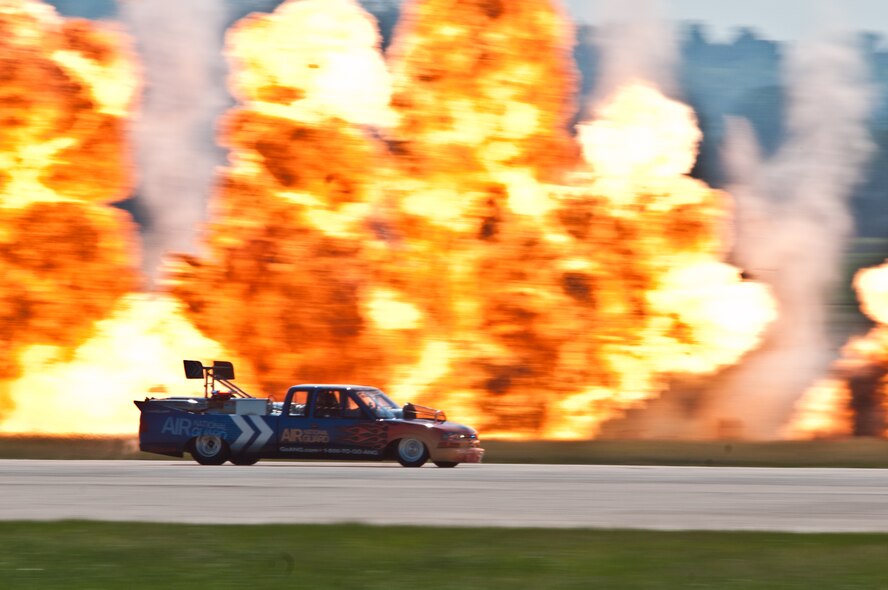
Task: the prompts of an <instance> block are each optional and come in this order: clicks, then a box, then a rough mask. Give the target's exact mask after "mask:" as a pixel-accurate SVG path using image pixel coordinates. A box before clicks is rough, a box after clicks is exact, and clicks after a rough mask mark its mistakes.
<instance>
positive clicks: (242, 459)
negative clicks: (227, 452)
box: [229, 455, 259, 465]
mask: <svg viewBox="0 0 888 590" xmlns="http://www.w3.org/2000/svg"><path fill="white" fill-rule="evenodd" d="M229 461H231V462H232V463H233V464H235V465H255V464H256V463H258V462H259V457H258V456H257V455H232V456H231V458H230V459H229Z"/></svg>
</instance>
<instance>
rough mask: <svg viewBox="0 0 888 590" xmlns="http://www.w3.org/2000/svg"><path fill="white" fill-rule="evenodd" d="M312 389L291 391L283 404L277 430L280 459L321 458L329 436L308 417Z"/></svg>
mask: <svg viewBox="0 0 888 590" xmlns="http://www.w3.org/2000/svg"><path fill="white" fill-rule="evenodd" d="M313 393H314V392H313V390H312V389H297V390H295V391H293V396H292V398H291V399H290V404H289V405H287V404H284V408H283V412H284V413H283V414H281V419H280V427H279V430H278V452H279V453H280V455H281V456H282V457H318V458H320V457H322V456H324V451H325V447H326V446H327V443H328V442H329V434H328V433H327V432H326V431H323V430H320V429H319V428H318V427H317V424H315V422H316V421H315V420H314V419H313V418H312V417H311V416H310V414H311V412H310V408H311V397H312V394H313Z"/></svg>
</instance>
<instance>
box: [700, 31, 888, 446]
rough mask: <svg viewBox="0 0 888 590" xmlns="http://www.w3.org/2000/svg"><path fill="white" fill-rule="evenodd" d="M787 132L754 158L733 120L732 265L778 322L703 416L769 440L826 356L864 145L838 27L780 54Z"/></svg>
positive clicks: (863, 107)
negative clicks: (766, 155) (829, 311)
mask: <svg viewBox="0 0 888 590" xmlns="http://www.w3.org/2000/svg"><path fill="white" fill-rule="evenodd" d="M786 81H787V87H788V88H787V132H788V133H787V137H788V139H787V140H786V142H785V144H784V145H783V146H782V148H781V149H780V150H779V151H778V153H777V154H776V155H775V156H774V157H773V158H771V159H769V160H767V161H765V160H763V159H762V157H761V155H760V153H759V149H758V146H757V144H756V140H755V138H754V135H753V133H752V130H751V128H750V126H749V125H748V124H747V123H746V122H745V121H742V120H737V121H731V122H730V125H729V128H728V135H727V144H726V154H725V155H726V163H727V165H728V169H729V170H730V172H731V176H732V178H733V186H730V187H729V188H728V190H729V192H730V193H731V194H732V195H734V197H735V199H736V202H737V230H738V231H737V242H736V248H735V254H736V257H737V263H738V264H739V265H740V266H742V267H743V268H744V269H746V270H747V271H749V272H751V273H752V275H753V276H754V277H755V278H756V279H757V280H760V281H764V282H766V283H767V284H769V285H770V286H771V288H772V290H773V292H774V295H775V297H776V299H777V302H778V305H779V308H780V309H779V314H780V315H779V320H777V322H776V323H775V324H774V325H773V326H772V327H771V328H770V330H769V332H768V334H767V336H766V340H765V342H764V344H763V346H762V347H761V348H760V349H759V350H758V351H756V352H755V353H753V354H752V355H750V356H749V357H748V358H747V360H746V361H745V362H744V363H743V364H742V366H740V367H739V368H737V369H734V370H733V371H732V372H730V373H729V374H728V375H727V376H726V377H727V382H726V383H722V384H721V385H720V387H719V391H718V392H716V395H717V397H716V398H715V400H714V403H713V404H712V406H711V407H710V412H709V418H708V419H709V421H710V423H712V421H715V422H719V421H722V422H728V421H734V422H736V423H737V424H738V425H739V432H740V433H741V434H742V436H745V437H749V438H758V439H771V438H777V437H779V435H780V430H781V427H782V426H783V425H784V424H785V422H786V421H787V420H788V419H789V417H790V415H791V412H792V408H793V404H794V403H795V402H796V401H797V400H798V398H799V396H800V395H801V394H802V393H803V392H804V390H805V389H806V388H807V387H808V386H810V385H811V383H812V382H813V380H814V379H815V378H816V377H817V376H819V375H822V374H823V373H824V371H825V369H826V367H827V365H828V362H829V360H830V356H831V352H830V343H829V342H828V338H827V333H826V316H825V312H826V306H825V303H826V296H827V295H828V292H829V289H831V288H833V287H834V286H835V285H836V281H837V279H838V278H839V271H840V268H841V267H840V265H841V257H842V253H843V251H844V247H845V245H846V242H847V239H848V237H849V236H850V234H851V232H852V228H853V225H852V218H851V215H850V212H849V205H848V200H849V198H850V196H851V193H852V189H853V188H854V186H855V184H856V183H857V182H859V181H860V180H861V176H862V174H863V168H864V165H865V164H866V162H867V160H868V158H869V156H870V154H871V152H872V145H871V142H870V138H869V135H868V132H867V119H868V117H869V114H870V111H871V107H872V103H873V93H872V89H871V87H870V83H869V78H868V75H867V71H866V68H865V64H864V62H863V59H862V57H861V56H860V55H859V52H858V51H857V50H856V49H855V48H854V46H853V45H852V44H851V43H850V40H846V39H844V38H843V37H842V36H839V35H827V36H824V37H823V38H822V39H820V40H816V41H811V42H806V43H800V44H799V45H798V46H796V47H793V48H792V49H791V51H790V52H789V53H788V56H787V60H786Z"/></svg>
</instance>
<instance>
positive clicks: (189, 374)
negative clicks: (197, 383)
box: [182, 361, 253, 398]
mask: <svg viewBox="0 0 888 590" xmlns="http://www.w3.org/2000/svg"><path fill="white" fill-rule="evenodd" d="M182 362H183V364H184V365H185V378H186V379H203V380H204V397H210V396H213V395H217V394H218V393H219V392H218V391H216V383H217V382H218V383H221V384H222V385H224V386H225V387H227V388H229V390H230V391H228V392H226V393H227V394H228V395H231V396H232V397H244V398H251V397H253V396H252V395H250V394H249V393H247V392H246V391H244V390H243V389H241V388H240V387H238V386H237V385H235V384H234V383H232V381H233V380H234V365H233V364H231V363H230V362H228V361H213V364H212V365H210V366H209V367H207V366H204V365H203V363H201V362H200V361H182Z"/></svg>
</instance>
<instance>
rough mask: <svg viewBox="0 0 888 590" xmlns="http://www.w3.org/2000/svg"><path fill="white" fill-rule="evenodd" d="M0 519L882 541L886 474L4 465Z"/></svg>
mask: <svg viewBox="0 0 888 590" xmlns="http://www.w3.org/2000/svg"><path fill="white" fill-rule="evenodd" d="M0 498H2V502H0V520H56V519H67V518H78V519H90V520H112V521H124V520H125V521H157V522H188V523H334V522H362V523H372V524H410V525H444V526H501V527H592V528H642V529H660V530H683V529H697V530H704V529H706V530H774V531H777V530H780V531H879V532H888V470H881V469H771V468H762V469H752V468H740V467H727V468H723V467H619V466H594V465H593V466H590V465H584V466H573V465H497V464H486V465H485V464H482V465H460V466H459V467H457V468H455V469H439V468H436V467H434V466H431V465H429V466H426V467H423V468H421V469H405V468H403V467H400V466H398V465H397V464H389V463H292V462H260V463H259V464H258V465H253V466H249V467H236V466H233V465H224V466H221V467H204V466H200V465H197V464H194V463H190V462H176V461H170V462H165V461H22V460H2V461H0Z"/></svg>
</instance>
